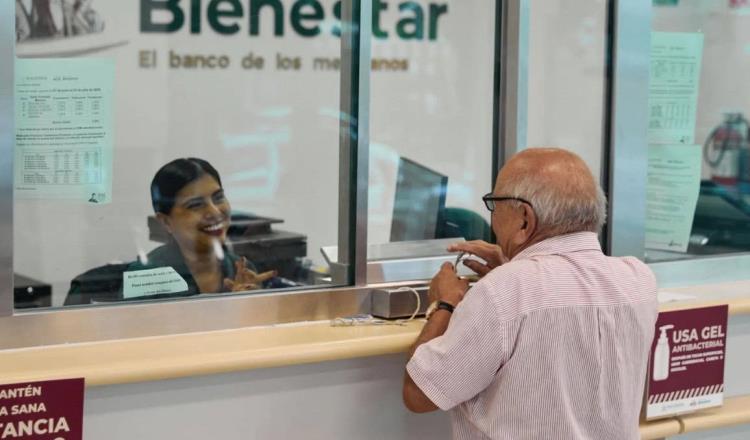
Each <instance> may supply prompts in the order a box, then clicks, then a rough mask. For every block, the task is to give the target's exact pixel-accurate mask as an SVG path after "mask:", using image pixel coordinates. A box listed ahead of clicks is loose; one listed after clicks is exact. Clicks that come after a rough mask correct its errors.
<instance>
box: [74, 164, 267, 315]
mask: <svg viewBox="0 0 750 440" xmlns="http://www.w3.org/2000/svg"><path fill="white" fill-rule="evenodd" d="M151 203H152V205H153V208H154V212H155V213H156V218H157V219H158V220H159V222H160V223H161V224H162V226H163V227H164V229H165V230H166V231H167V232H168V233H169V235H170V237H171V239H170V240H169V242H168V243H167V244H164V245H162V246H159V247H157V248H156V249H154V250H153V251H151V252H149V253H148V254H147V255H145V256H143V257H141V258H140V259H138V260H137V261H134V262H132V263H129V264H125V265H108V266H103V267H102V268H96V269H94V270H92V271H89V272H87V273H85V274H83V275H81V276H79V277H77V278H76V280H73V283H72V284H71V290H70V292H69V293H68V298H67V299H66V301H65V304H66V305H72V304H85V303H90V302H96V301H97V300H99V301H102V300H103V301H107V300H110V301H117V300H128V299H155V298H164V297H174V296H190V295H197V294H200V293H219V292H240V291H247V290H255V289H260V288H263V287H269V286H268V284H269V283H273V278H274V277H275V275H276V273H275V271H268V272H264V273H260V274H259V273H257V272H256V270H255V267H254V266H253V264H252V263H250V262H248V261H247V260H246V259H245V258H244V257H242V258H240V257H238V256H237V255H235V254H234V253H232V252H231V250H230V249H228V248H227V246H226V239H227V231H228V230H229V224H230V213H231V207H230V204H229V201H228V200H227V198H226V196H225V195H224V188H223V187H222V185H221V177H220V176H219V173H218V172H217V171H216V169H215V168H214V167H213V166H212V165H211V164H210V163H208V162H206V161H205V160H203V159H197V158H192V157H191V158H184V159H176V160H173V161H172V162H169V163H168V164H166V165H164V166H163V167H161V168H160V169H159V171H157V172H156V175H155V176H154V179H153V180H152V182H151ZM102 281H104V283H102ZM91 294H94V296H93V297H92V296H91Z"/></svg>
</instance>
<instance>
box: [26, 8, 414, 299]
mask: <svg viewBox="0 0 750 440" xmlns="http://www.w3.org/2000/svg"><path fill="white" fill-rule="evenodd" d="M187 3H190V2H187ZM187 3H186V2H161V1H141V2H116V1H104V0H84V1H79V0H17V1H15V8H16V24H17V26H16V40H17V41H16V54H17V56H18V58H17V59H16V67H17V68H23V67H24V66H29V65H31V66H32V69H31V72H30V74H29V75H27V76H28V81H26V82H25V83H24V84H26V85H25V86H24V87H25V89H23V92H24V93H23V94H20V95H19V94H17V95H16V97H17V98H19V99H20V98H23V99H24V100H25V101H24V102H26V105H17V106H16V108H17V110H16V121H17V127H21V128H24V129H28V130H29V131H28V132H25V133H22V135H23V136H21V137H19V139H21V138H22V140H23V141H24V142H25V144H24V145H21V144H19V145H21V146H22V147H23V148H22V149H21V148H17V153H18V152H19V151H20V152H23V153H24V154H23V155H22V157H23V160H21V161H19V160H18V159H16V163H17V164H21V165H23V167H24V168H23V169H24V170H25V173H24V174H23V177H24V179H26V180H25V181H24V180H23V179H22V180H21V181H20V182H21V184H19V180H18V179H16V187H15V195H16V198H15V201H14V203H15V205H14V208H15V209H14V216H15V221H14V232H13V233H14V237H13V238H14V240H13V241H14V243H15V247H14V271H15V272H16V274H17V279H16V283H15V287H16V291H17V293H18V294H17V298H18V301H17V305H18V306H19V307H23V306H26V305H28V306H30V307H31V306H35V307H36V306H48V305H51V306H60V305H63V304H64V303H68V304H73V303H76V304H78V303H109V302H112V301H126V300H129V301H135V300H140V299H148V298H172V297H176V296H185V295H197V294H212V293H215V292H228V291H234V290H238V291H249V292H251V293H256V292H257V291H259V290H265V289H270V288H274V289H275V288H286V287H289V286H292V287H295V288H302V286H307V287H305V288H311V287H312V286H313V285H315V286H326V285H331V284H332V282H331V279H330V274H329V267H328V264H327V262H326V260H325V259H324V258H323V255H322V254H321V252H320V250H321V248H322V247H324V246H334V247H335V246H336V245H337V244H338V243H337V241H338V236H339V234H338V229H339V213H338V202H339V197H338V191H339V158H338V154H339V126H340V121H339V114H340V112H339V110H338V109H339V102H340V99H339V87H340V84H341V78H340V77H341V71H340V66H339V64H340V63H339V62H338V61H337V62H336V63H335V66H334V64H332V65H331V68H330V69H323V68H321V67H320V63H316V60H325V59H332V60H334V59H335V60H339V59H340V57H341V39H340V32H334V30H335V29H339V30H340V28H341V27H342V23H341V20H340V14H339V12H340V11H339V8H338V7H336V8H334V4H335V3H336V2H335V1H328V2H323V3H325V4H324V5H323V12H324V17H321V19H320V20H316V19H306V18H304V17H305V16H306V15H305V14H306V13H309V12H310V11H309V10H308V9H310V8H313V7H312V6H310V5H302V6H303V7H302V8H301V9H300V8H299V7H298V5H299V2H294V1H293V0H290V1H287V0H279V1H278V2H276V1H274V2H266V3H265V4H261V3H259V2H256V3H257V4H256V3H253V5H254V6H253V9H252V11H251V10H250V6H248V5H247V4H244V3H243V5H239V3H238V2H236V3H237V5H235V6H237V7H238V11H239V10H241V11H242V12H243V14H244V16H245V19H240V18H238V17H229V16H227V15H226V14H225V12H226V11H223V10H219V9H221V8H219V9H216V4H215V3H216V2H213V3H212V2H193V3H194V4H193V6H194V7H188V6H189V5H188V4H187ZM230 3H231V2H230ZM313 3H314V2H313ZM316 4H317V3H316ZM295 5H297V6H295ZM314 8H315V9H317V7H314ZM398 12H399V11H397V10H390V11H388V13H393V15H395V14H397V13H398ZM247 17H251V18H252V20H248V19H247ZM308 18H309V17H308ZM288 20H293V21H292V23H295V24H299V23H301V22H302V21H304V22H305V23H304V24H303V25H302V26H303V27H304V28H305V29H308V30H316V31H315V32H310V33H304V34H303V33H300V32H299V29H301V28H300V27H299V26H294V25H291V24H289V23H290V22H289V21H288ZM298 21H299V22H298ZM178 25H179V26H178ZM231 29H234V30H233V31H231V32H229V33H227V31H228V30H231ZM395 37H396V36H395V35H394V38H395ZM32 61H33V62H32ZM45 66H54V67H55V70H54V72H52V71H51V69H52V68H51V67H50V68H47V67H45ZM76 66H78V67H77V68H76V70H73V68H74V67H76ZM105 67H106V69H105ZM17 77H18V75H17ZM40 78H44V79H40ZM93 79H96V80H97V81H96V82H94V81H93ZM54 81H59V82H60V83H61V84H57V83H54ZM50 84H51V85H50ZM48 85H49V87H48ZM19 86H20V84H17V87H19ZM58 86H59V87H58ZM53 89H54V90H55V93H46V92H49V91H50V90H53ZM40 97H47V98H48V99H47V100H45V101H41V100H38V98H40ZM26 98H28V100H26ZM27 119H28V120H27ZM32 119H33V120H32ZM42 122H43V123H44V124H46V125H43V124H42ZM37 129H39V130H37ZM42 129H43V130H42ZM32 130H34V131H32ZM17 134H18V133H17ZM17 157H18V155H17ZM186 157H199V158H202V159H204V160H206V161H208V162H210V164H211V165H212V167H213V168H215V169H216V170H218V171H219V172H220V174H221V178H220V179H219V177H218V173H217V174H216V175H215V176H213V175H212V173H207V175H208V176H211V177H210V178H208V177H206V178H204V177H205V176H203V177H198V180H197V181H200V182H199V183H200V184H199V183H194V182H191V183H187V184H185V185H180V187H179V188H178V190H181V191H188V190H189V189H190V188H193V189H195V187H196V185H197V186H199V187H201V186H202V184H205V185H208V187H206V188H200V189H201V191H199V193H197V196H200V197H202V199H203V202H202V203H203V204H204V205H203V206H202V207H200V209H204V208H205V209H208V207H211V206H212V205H213V206H214V207H215V209H217V210H218V212H220V214H217V213H213V214H212V215H206V216H203V215H201V216H199V217H200V218H201V219H203V220H191V221H193V222H194V223H191V224H188V223H186V222H187V221H188V219H189V218H188V216H187V214H188V213H191V212H193V209H198V208H187V207H182V206H181V205H175V207H173V208H172V209H171V210H167V211H159V210H156V211H154V207H153V206H152V205H151V203H150V198H149V197H148V193H149V183H150V182H151V180H152V179H153V178H154V176H155V174H156V173H157V171H158V170H159V169H160V168H162V167H163V166H164V165H165V164H167V163H169V162H171V161H172V160H174V159H175V158H186ZM197 181H196V182H197ZM24 182H26V183H24ZM97 182H99V183H97ZM176 182H177V180H174V182H173V183H174V184H176ZM95 184H96V185H98V186H99V187H96V186H94V185H95ZM53 185H54V186H53ZM191 185H193V186H191ZM217 185H218V187H220V188H221V189H222V191H223V194H224V198H225V201H231V209H230V208H229V204H228V202H226V203H224V202H221V203H220V202H219V201H218V200H214V199H212V197H213V193H210V190H212V189H213V190H217V188H216V186H217ZM100 187H101V188H100ZM203 191H209V193H210V194H209V193H204V192H203ZM178 192H179V191H178ZM21 195H23V196H22V197H21ZM175 195H176V193H175ZM178 211H179V213H182V214H185V216H182V214H180V215H178ZM180 226H182V227H181V228H180ZM201 228H203V229H201ZM205 228H208V229H205ZM212 228H218V229H212ZM212 234H213V235H212ZM243 257H244V259H245V260H246V263H242V262H243ZM167 268H171V270H167ZM272 271H273V272H272ZM250 272H254V273H255V274H263V273H268V272H272V273H275V274H276V275H275V276H273V277H270V278H268V279H265V278H267V277H269V275H268V274H266V275H264V276H263V277H261V279H257V277H256V276H255V275H253V274H252V273H250ZM238 274H240V275H241V276H240V277H239V278H238V276H237V275H238ZM146 278H150V279H153V280H156V281H144V280H145V279H146ZM227 279H228V280H229V281H230V282H229V283H225V280H227ZM149 283H151V284H149ZM155 286H158V287H155ZM183 287H184V288H183ZM68 292H70V295H68ZM86 292H88V293H86ZM87 295H88V296H87ZM41 299H44V300H43V301H41Z"/></svg>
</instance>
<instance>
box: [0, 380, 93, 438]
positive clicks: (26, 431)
mask: <svg viewBox="0 0 750 440" xmlns="http://www.w3.org/2000/svg"><path fill="white" fill-rule="evenodd" d="M83 388H84V387H83V379H65V380H49V381H44V382H31V383H17V384H12V385H0V440H7V439H34V440H81V439H82V437H83Z"/></svg>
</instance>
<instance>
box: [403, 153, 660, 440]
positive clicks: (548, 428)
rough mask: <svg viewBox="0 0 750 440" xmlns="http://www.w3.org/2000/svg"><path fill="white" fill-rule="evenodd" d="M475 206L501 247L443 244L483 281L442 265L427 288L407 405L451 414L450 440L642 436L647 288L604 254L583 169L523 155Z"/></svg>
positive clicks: (629, 267)
mask: <svg viewBox="0 0 750 440" xmlns="http://www.w3.org/2000/svg"><path fill="white" fill-rule="evenodd" d="M484 202H485V204H486V205H487V209H489V210H490V211H491V212H492V229H493V231H494V232H495V235H496V236H497V242H498V245H492V244H489V243H485V242H468V243H464V244H458V245H454V246H452V248H451V250H454V251H464V252H468V253H471V254H474V255H476V256H478V257H480V258H481V259H483V260H484V263H480V262H478V261H476V260H474V261H472V260H469V261H466V262H465V264H466V265H467V266H468V267H470V268H471V269H473V270H474V271H476V272H477V273H479V274H480V275H483V277H482V279H481V280H480V281H479V282H478V283H476V285H474V286H473V287H472V288H471V289H469V288H468V283H467V282H466V281H465V280H461V279H459V278H458V277H457V276H456V272H455V268H454V267H453V266H452V265H451V264H450V263H446V264H445V265H443V267H442V268H441V270H440V272H439V273H438V274H437V275H436V276H435V278H433V280H432V282H431V284H430V295H431V297H432V299H434V300H437V301H439V307H438V308H437V309H436V311H435V312H434V313H433V314H432V315H431V316H430V317H429V319H428V320H427V323H426V324H425V326H424V329H423V330H422V333H421V334H420V336H419V338H418V339H417V342H416V343H415V344H414V346H413V347H412V350H411V359H410V360H409V363H408V364H407V367H406V375H405V378H404V388H403V394H404V402H405V404H406V406H407V407H408V408H409V409H410V410H412V411H415V412H427V411H433V410H435V409H438V408H440V409H442V410H446V411H447V410H451V421H452V426H453V438H455V439H580V438H586V439H607V440H612V439H636V438H639V432H638V417H639V411H640V407H641V400H642V397H643V387H644V383H645V378H646V365H647V361H648V352H649V348H650V346H651V341H652V337H653V332H654V324H655V321H656V315H657V302H656V282H655V279H654V276H653V274H652V273H651V271H650V270H649V269H648V267H647V266H646V265H645V264H643V263H641V262H640V261H639V260H637V259H636V258H632V257H626V258H614V257H607V256H605V255H604V254H603V253H602V251H601V247H600V245H599V242H598V240H597V232H598V231H599V229H600V228H601V226H602V224H603V223H604V218H605V212H606V209H605V205H606V200H605V198H604V194H603V193H602V190H601V188H600V187H599V185H598V184H597V183H596V180H595V179H594V177H593V176H592V175H591V172H590V171H589V169H588V167H587V166H586V164H585V163H584V162H583V161H582V160H581V158H579V157H578V156H576V155H575V154H573V153H571V152H568V151H565V150H562V149H556V148H539V149H529V150H525V151H523V152H522V153H519V154H517V155H515V156H514V157H513V158H511V159H510V160H509V161H508V163H507V164H506V165H505V166H504V167H503V169H502V170H501V171H500V174H499V175H498V178H497V182H496V185H495V189H494V191H493V192H492V193H491V194H488V195H486V196H485V197H484ZM454 308H455V310H454Z"/></svg>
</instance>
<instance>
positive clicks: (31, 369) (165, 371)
mask: <svg viewBox="0 0 750 440" xmlns="http://www.w3.org/2000/svg"><path fill="white" fill-rule="evenodd" d="M666 291H667V292H668V293H677V294H679V295H690V296H692V297H694V298H690V299H686V300H681V301H676V302H668V303H663V304H662V305H661V309H662V310H665V311H666V310H677V309H686V308H695V307H703V306H708V305H717V304H729V313H730V314H744V313H750V281H743V282H737V283H723V284H719V285H712V286H709V285H707V286H695V287H689V288H671V289H667V290H666ZM662 293H663V292H662ZM423 323H424V320H422V319H417V320H414V321H412V322H409V323H407V324H406V325H377V326H352V327H332V326H330V323H329V321H315V322H301V323H294V324H284V325H275V326H265V327H249V328H241V329H234V330H221V331H211V332H202V333H188V334H177V335H168V336H157V337H147V338H134V339H120V340H113V341H102V342H90V343H77V344H64V345H53V346H46V347H34V348H23V349H12V350H1V351H0V377H2V378H3V382H5V383H13V382H23V381H33V380H43V379H54V378H64V377H85V378H86V384H87V385H88V386H96V385H106V384H117V383H128V382H144V381H151V380H161V379H170V378H178V377H186V376H195V375H201V374H215V373H224V372H230V371H242V370H249V369H254V368H268V367H278V366H284V365H295V364H303V363H313V362H323V361H332V360H340V359H351V358H357V357H366V356H378V355H384V354H393V353H403V352H405V351H406V350H407V349H408V347H409V346H410V345H411V343H412V342H413V341H414V339H415V338H416V336H417V334H418V333H419V331H420V329H421V328H422V325H423Z"/></svg>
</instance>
